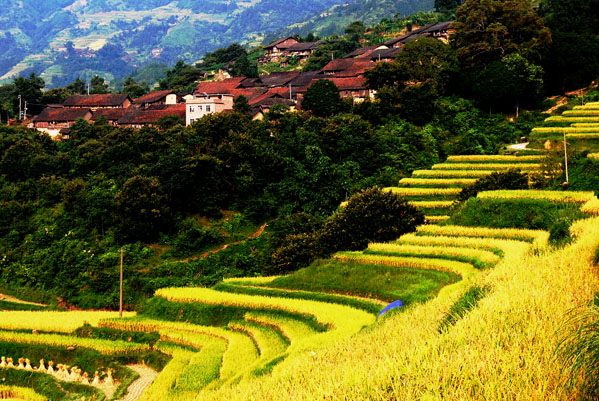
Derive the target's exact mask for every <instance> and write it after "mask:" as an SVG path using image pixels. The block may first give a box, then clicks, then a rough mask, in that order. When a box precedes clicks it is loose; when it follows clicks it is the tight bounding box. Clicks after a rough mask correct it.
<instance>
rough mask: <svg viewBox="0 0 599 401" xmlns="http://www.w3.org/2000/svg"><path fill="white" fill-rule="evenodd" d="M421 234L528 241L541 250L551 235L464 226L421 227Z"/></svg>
mask: <svg viewBox="0 0 599 401" xmlns="http://www.w3.org/2000/svg"><path fill="white" fill-rule="evenodd" d="M416 231H417V232H419V233H427V234H434V235H450V236H459V237H483V238H484V237H489V238H499V239H514V240H528V241H531V242H532V245H533V247H534V248H537V249H541V248H545V247H546V246H547V243H548V241H549V233H548V232H547V231H543V230H527V229H520V228H487V227H464V226H434V225H431V226H419V227H417V229H416Z"/></svg>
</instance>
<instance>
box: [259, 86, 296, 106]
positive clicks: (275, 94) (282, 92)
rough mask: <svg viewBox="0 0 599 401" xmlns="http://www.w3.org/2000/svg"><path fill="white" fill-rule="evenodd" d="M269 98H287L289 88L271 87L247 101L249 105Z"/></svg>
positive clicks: (261, 102)
mask: <svg viewBox="0 0 599 401" xmlns="http://www.w3.org/2000/svg"><path fill="white" fill-rule="evenodd" d="M292 95H293V92H292ZM271 98H280V99H289V88H271V89H269V90H268V91H267V92H265V93H263V94H262V95H260V96H256V97H254V98H252V99H250V100H249V103H250V104H251V105H258V104H263V102H264V101H265V100H267V99H271Z"/></svg>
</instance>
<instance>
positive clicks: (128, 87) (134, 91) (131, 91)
mask: <svg viewBox="0 0 599 401" xmlns="http://www.w3.org/2000/svg"><path fill="white" fill-rule="evenodd" d="M148 92H149V88H148V86H147V84H146V85H145V86H143V85H140V84H138V83H137V82H135V80H134V79H133V78H131V77H127V79H125V82H124V83H123V93H126V94H127V95H129V96H131V98H132V99H135V98H137V97H140V96H143V95H145V94H146V93H148Z"/></svg>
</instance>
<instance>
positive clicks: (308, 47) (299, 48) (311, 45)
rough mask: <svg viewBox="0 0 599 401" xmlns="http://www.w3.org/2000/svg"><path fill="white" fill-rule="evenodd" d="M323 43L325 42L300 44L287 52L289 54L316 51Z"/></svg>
mask: <svg viewBox="0 0 599 401" xmlns="http://www.w3.org/2000/svg"><path fill="white" fill-rule="evenodd" d="M321 43H324V40H319V41H317V42H299V43H294V44H292V45H291V46H289V47H288V48H287V49H285V50H286V51H288V52H303V51H306V50H313V49H316V48H317V47H318V45H320V44H321Z"/></svg>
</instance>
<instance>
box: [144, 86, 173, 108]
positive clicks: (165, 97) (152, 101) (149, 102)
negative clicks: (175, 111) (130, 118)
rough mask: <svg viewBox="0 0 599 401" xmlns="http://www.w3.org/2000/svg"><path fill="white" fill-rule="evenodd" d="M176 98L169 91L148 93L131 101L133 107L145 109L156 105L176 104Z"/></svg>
mask: <svg viewBox="0 0 599 401" xmlns="http://www.w3.org/2000/svg"><path fill="white" fill-rule="evenodd" d="M177 100H178V96H177V94H176V93H175V92H173V91H171V90H163V91H157V92H150V93H148V94H147V95H143V96H141V97H138V98H136V99H133V105H134V106H138V107H142V108H144V109H147V108H148V107H150V106H154V105H157V104H177Z"/></svg>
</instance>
